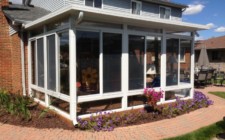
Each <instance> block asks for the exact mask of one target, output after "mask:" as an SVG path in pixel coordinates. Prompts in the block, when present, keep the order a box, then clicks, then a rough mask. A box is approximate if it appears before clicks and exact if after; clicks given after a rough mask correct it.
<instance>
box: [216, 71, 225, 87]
mask: <svg viewBox="0 0 225 140" xmlns="http://www.w3.org/2000/svg"><path fill="white" fill-rule="evenodd" d="M224 80H225V73H224V72H223V71H221V72H218V73H216V75H215V77H214V84H215V85H218V83H219V85H220V86H222V85H223V81H224Z"/></svg>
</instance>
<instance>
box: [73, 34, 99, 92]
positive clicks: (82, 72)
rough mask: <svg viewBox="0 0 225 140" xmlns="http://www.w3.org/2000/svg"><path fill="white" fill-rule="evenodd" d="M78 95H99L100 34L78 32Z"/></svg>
mask: <svg viewBox="0 0 225 140" xmlns="http://www.w3.org/2000/svg"><path fill="white" fill-rule="evenodd" d="M76 39H77V55H76V56H77V64H76V66H77V95H78V96H84V95H91V94H98V93H99V88H100V85H99V74H100V73H99V72H100V71H99V56H100V34H99V33H98V32H89V31H77V38H76Z"/></svg>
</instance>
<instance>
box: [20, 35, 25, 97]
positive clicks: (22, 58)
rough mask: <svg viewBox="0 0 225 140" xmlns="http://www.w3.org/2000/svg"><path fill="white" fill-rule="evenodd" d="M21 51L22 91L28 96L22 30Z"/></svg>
mask: <svg viewBox="0 0 225 140" xmlns="http://www.w3.org/2000/svg"><path fill="white" fill-rule="evenodd" d="M20 51H21V69H22V81H21V82H22V92H23V96H26V84H25V68H24V66H25V62H24V36H23V32H22V31H20Z"/></svg>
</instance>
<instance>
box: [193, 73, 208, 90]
mask: <svg viewBox="0 0 225 140" xmlns="http://www.w3.org/2000/svg"><path fill="white" fill-rule="evenodd" d="M207 73H208V72H207V71H200V72H199V73H198V76H197V77H196V79H195V86H196V87H200V86H205V85H206V78H207Z"/></svg>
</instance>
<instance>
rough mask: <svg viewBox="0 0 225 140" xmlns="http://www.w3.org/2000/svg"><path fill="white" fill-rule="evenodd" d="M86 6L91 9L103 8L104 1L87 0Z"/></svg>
mask: <svg viewBox="0 0 225 140" xmlns="http://www.w3.org/2000/svg"><path fill="white" fill-rule="evenodd" d="M85 5H86V6H90V7H96V8H102V0H85Z"/></svg>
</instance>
